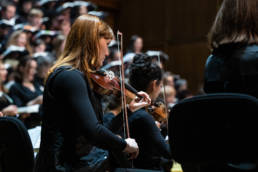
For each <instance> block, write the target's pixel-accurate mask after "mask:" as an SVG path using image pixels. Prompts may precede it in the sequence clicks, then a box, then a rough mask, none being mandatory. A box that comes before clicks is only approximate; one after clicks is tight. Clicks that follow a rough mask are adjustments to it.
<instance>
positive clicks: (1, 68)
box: [0, 63, 7, 83]
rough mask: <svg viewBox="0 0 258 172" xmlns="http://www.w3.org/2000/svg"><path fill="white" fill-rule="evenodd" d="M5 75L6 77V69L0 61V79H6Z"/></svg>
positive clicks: (2, 80)
mask: <svg viewBox="0 0 258 172" xmlns="http://www.w3.org/2000/svg"><path fill="white" fill-rule="evenodd" d="M6 77H7V70H6V68H5V66H4V64H2V63H0V81H1V82H4V81H5V80H6ZM1 82H0V83H1Z"/></svg>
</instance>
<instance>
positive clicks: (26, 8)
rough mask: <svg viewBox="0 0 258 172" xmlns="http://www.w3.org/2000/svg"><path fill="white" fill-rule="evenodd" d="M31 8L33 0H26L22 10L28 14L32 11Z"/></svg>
mask: <svg viewBox="0 0 258 172" xmlns="http://www.w3.org/2000/svg"><path fill="white" fill-rule="evenodd" d="M31 8H32V2H31V1H25V2H24V3H23V4H22V11H23V12H24V13H26V14H28V13H29V12H30V10H31Z"/></svg>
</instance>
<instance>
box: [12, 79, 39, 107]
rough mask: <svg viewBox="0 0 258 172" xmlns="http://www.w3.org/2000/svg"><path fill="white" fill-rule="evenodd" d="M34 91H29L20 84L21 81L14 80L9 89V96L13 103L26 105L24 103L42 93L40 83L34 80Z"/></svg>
mask: <svg viewBox="0 0 258 172" xmlns="http://www.w3.org/2000/svg"><path fill="white" fill-rule="evenodd" d="M33 84H34V87H35V91H31V90H30V89H29V88H27V87H25V86H23V85H22V83H19V82H15V83H14V84H13V85H12V86H11V88H10V91H9V95H10V97H11V98H12V99H13V101H14V104H15V105H17V106H18V107H20V106H26V104H27V103H28V102H29V101H31V100H33V99H35V98H36V97H38V96H40V95H42V91H41V89H40V85H39V84H38V83H36V82H34V83H33Z"/></svg>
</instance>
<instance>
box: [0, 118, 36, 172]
mask: <svg viewBox="0 0 258 172" xmlns="http://www.w3.org/2000/svg"><path fill="white" fill-rule="evenodd" d="M33 167H34V154H33V148H32V144H31V140H30V137H29V134H28V131H27V129H26V128H25V126H24V124H23V123H22V122H21V121H20V120H19V119H17V118H15V117H0V172H17V171H21V172H32V171H33Z"/></svg>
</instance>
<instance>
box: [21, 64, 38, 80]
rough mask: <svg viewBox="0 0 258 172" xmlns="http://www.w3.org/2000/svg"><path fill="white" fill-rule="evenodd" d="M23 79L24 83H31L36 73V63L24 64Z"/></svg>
mask: <svg viewBox="0 0 258 172" xmlns="http://www.w3.org/2000/svg"><path fill="white" fill-rule="evenodd" d="M22 71H23V78H24V80H26V81H30V82H31V81H33V80H34V76H35V74H36V71H37V62H36V61H35V60H30V61H28V63H27V64H26V66H25V67H24V68H23V70H22Z"/></svg>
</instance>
